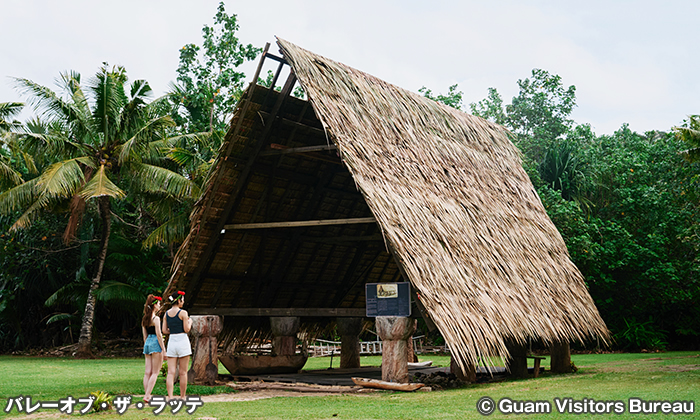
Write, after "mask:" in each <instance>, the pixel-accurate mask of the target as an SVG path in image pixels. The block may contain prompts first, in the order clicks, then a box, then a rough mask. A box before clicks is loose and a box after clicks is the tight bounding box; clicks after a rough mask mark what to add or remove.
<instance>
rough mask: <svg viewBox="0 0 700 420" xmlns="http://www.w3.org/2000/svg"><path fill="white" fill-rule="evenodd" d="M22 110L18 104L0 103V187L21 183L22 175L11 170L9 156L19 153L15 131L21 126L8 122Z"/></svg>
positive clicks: (11, 165) (12, 121)
mask: <svg viewBox="0 0 700 420" xmlns="http://www.w3.org/2000/svg"><path fill="white" fill-rule="evenodd" d="M22 108H24V104H23V103H20V102H0V187H5V186H8V185H9V186H14V185H17V184H20V183H22V175H21V174H20V173H19V172H18V171H17V170H16V169H15V168H13V164H12V159H11V156H13V155H14V156H17V155H19V154H21V152H20V151H19V150H18V148H17V142H16V140H17V136H16V131H17V130H18V129H19V128H21V127H22V124H21V123H19V122H17V121H16V120H10V118H13V117H15V116H17V115H18V114H19V113H20V112H21V111H22Z"/></svg>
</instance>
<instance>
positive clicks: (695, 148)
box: [673, 115, 700, 162]
mask: <svg viewBox="0 0 700 420" xmlns="http://www.w3.org/2000/svg"><path fill="white" fill-rule="evenodd" d="M673 131H675V132H676V136H677V137H678V138H679V139H681V140H683V141H684V142H685V143H686V144H687V145H688V146H690V149H688V150H684V151H682V152H681V154H682V155H683V157H685V158H686V159H687V160H688V161H690V162H698V161H700V115H691V116H690V117H689V118H688V121H687V122H686V124H684V125H683V127H673Z"/></svg>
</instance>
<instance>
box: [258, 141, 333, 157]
mask: <svg viewBox="0 0 700 420" xmlns="http://www.w3.org/2000/svg"><path fill="white" fill-rule="evenodd" d="M280 146H281V145H277V147H280ZM331 150H338V147H337V146H336V145H335V144H324V145H320V146H304V147H285V146H281V148H275V149H272V150H266V151H264V152H260V156H274V155H289V154H296V153H310V152H324V151H331Z"/></svg>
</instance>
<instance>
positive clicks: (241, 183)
mask: <svg viewBox="0 0 700 420" xmlns="http://www.w3.org/2000/svg"><path fill="white" fill-rule="evenodd" d="M256 80H257V79H256ZM295 82H296V76H295V75H294V73H290V74H289V77H288V78H287V81H286V83H285V85H284V88H282V92H281V93H280V95H279V96H278V97H277V101H276V102H275V105H274V106H273V108H272V112H271V118H270V120H269V121H268V122H267V124H266V125H265V128H264V130H263V132H262V134H261V136H260V137H259V138H258V140H257V142H256V145H255V148H254V150H253V153H252V154H251V156H250V158H249V160H248V163H247V164H246V166H245V168H243V169H242V170H241V172H240V173H239V175H238V179H237V180H236V184H235V185H234V187H233V190H232V191H231V196H230V197H229V199H228V201H227V203H226V206H225V207H224V209H223V211H222V213H221V215H220V217H219V219H218V221H217V228H216V229H215V232H217V231H219V230H221V229H223V228H224V223H226V220H228V218H229V215H230V214H231V211H232V210H233V209H234V207H235V206H236V205H237V204H238V202H239V200H240V193H241V191H242V190H243V188H244V187H245V185H246V184H247V183H248V180H249V177H250V175H251V172H252V169H253V164H254V163H255V160H256V158H257V157H258V154H259V153H260V152H261V151H262V148H263V146H264V145H265V144H266V143H267V141H268V140H269V137H270V133H271V132H272V126H273V125H274V121H275V118H276V117H277V113H278V112H279V110H280V108H281V107H282V104H283V103H284V100H285V99H286V98H287V96H289V93H290V92H291V91H292V87H294V83H295ZM243 117H244V115H243V116H241V119H242V118H243ZM231 143H235V142H231ZM228 154H230V150H229V151H228V152H227V155H228ZM220 238H221V235H212V237H211V238H209V241H208V243H207V246H206V248H205V249H204V252H203V253H202V256H201V258H200V260H199V263H198V264H197V266H196V267H195V270H194V273H193V274H192V278H191V279H190V281H189V282H188V284H187V294H188V295H189V296H191V298H189V299H190V301H192V302H194V301H195V298H196V297H197V294H198V292H199V286H200V282H201V276H202V273H203V272H206V271H209V267H210V266H211V264H212V261H213V259H214V254H216V249H217V248H218V247H219V244H220V242H219V240H220ZM193 248H194V247H193Z"/></svg>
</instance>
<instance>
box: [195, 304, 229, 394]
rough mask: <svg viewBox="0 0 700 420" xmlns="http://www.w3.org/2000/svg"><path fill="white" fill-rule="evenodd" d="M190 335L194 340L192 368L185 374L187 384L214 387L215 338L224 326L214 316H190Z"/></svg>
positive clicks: (218, 317) (215, 364)
mask: <svg viewBox="0 0 700 420" xmlns="http://www.w3.org/2000/svg"><path fill="white" fill-rule="evenodd" d="M190 318H192V329H191V330H190V334H192V335H193V336H194V338H195V341H194V348H193V352H192V367H191V368H190V370H189V371H188V372H187V382H188V383H196V384H205V385H214V383H215V382H216V380H217V378H218V377H219V359H218V355H217V352H218V343H217V340H216V336H217V335H218V334H219V333H220V332H221V329H222V328H223V326H224V322H223V319H222V318H221V317H220V316H216V315H205V316H199V315H192V316H191V317H190Z"/></svg>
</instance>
